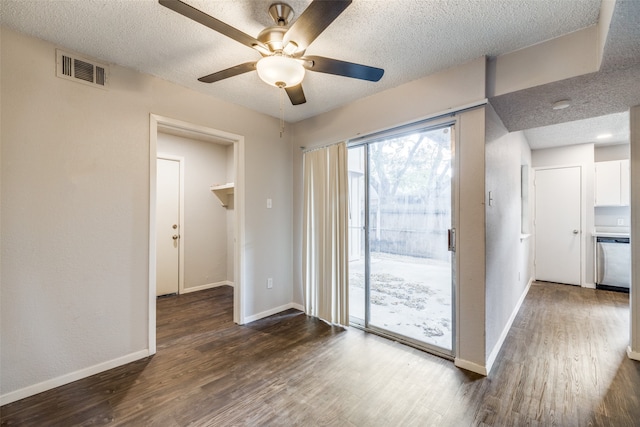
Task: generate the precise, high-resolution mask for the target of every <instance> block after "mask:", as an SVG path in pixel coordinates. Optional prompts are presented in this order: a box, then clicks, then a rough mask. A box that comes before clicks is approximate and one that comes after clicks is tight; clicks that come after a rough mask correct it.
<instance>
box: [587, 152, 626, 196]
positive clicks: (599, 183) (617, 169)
mask: <svg viewBox="0 0 640 427" xmlns="http://www.w3.org/2000/svg"><path fill="white" fill-rule="evenodd" d="M595 165H596V171H595V172H596V174H595V182H596V185H595V187H596V202H595V205H596V206H629V160H613V161H609V162H597V163H596V164H595Z"/></svg>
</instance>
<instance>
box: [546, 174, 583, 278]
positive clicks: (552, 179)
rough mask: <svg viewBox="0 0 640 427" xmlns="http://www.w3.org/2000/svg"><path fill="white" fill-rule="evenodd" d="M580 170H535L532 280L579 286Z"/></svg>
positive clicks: (580, 234) (580, 241) (580, 242)
mask: <svg viewBox="0 0 640 427" xmlns="http://www.w3.org/2000/svg"><path fill="white" fill-rule="evenodd" d="M581 179H582V178H581V167H580V166H572V167H560V168H546V169H536V175H535V233H536V236H535V263H534V265H535V278H536V280H541V281H545V282H555V283H564V284H568V285H577V286H580V285H581V284H582V280H581V265H582V262H581V259H582V225H581V224H582V214H581V212H582V207H581V206H582V201H581V196H580V195H581V194H582V183H581Z"/></svg>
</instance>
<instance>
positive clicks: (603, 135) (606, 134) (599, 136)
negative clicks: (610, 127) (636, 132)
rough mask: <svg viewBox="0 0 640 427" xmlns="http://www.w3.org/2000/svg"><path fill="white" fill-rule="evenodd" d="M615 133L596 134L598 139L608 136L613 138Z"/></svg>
mask: <svg viewBox="0 0 640 427" xmlns="http://www.w3.org/2000/svg"><path fill="white" fill-rule="evenodd" d="M612 136H613V135H612V134H610V133H601V134H600V135H598V136H596V139H607V138H611V137H612Z"/></svg>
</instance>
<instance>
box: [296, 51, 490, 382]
mask: <svg viewBox="0 0 640 427" xmlns="http://www.w3.org/2000/svg"><path fill="white" fill-rule="evenodd" d="M485 69H486V67H485V59H484V58H479V59H477V60H475V61H472V62H469V63H467V64H464V65H461V66H459V67H456V68H452V69H450V70H445V71H443V72H440V73H437V74H434V75H431V76H427V77H424V78H422V79H418V80H415V81H413V82H410V83H407V84H405V85H402V86H399V87H397V88H393V89H390V90H387V91H384V92H381V93H378V94H376V95H373V96H370V97H368V98H365V99H361V100H358V101H356V102H354V103H352V104H349V105H347V106H345V107H342V108H338V109H336V110H333V111H330V112H328V113H325V114H322V115H320V116H318V117H314V118H311V119H308V120H303V121H301V122H298V123H296V124H295V125H294V126H293V130H294V143H293V146H294V149H293V173H294V175H293V194H294V201H293V203H294V204H293V217H294V223H293V226H294V236H293V237H294V240H293V247H294V256H295V258H294V270H293V274H294V288H293V298H294V301H296V302H299V303H302V270H301V269H302V260H301V258H300V254H301V253H302V224H301V222H300V218H302V150H300V148H299V147H300V146H304V147H307V148H310V147H313V146H320V145H324V144H329V143H334V142H338V141H342V140H346V139H349V138H354V137H357V136H360V135H366V134H369V133H372V132H376V131H379V130H383V129H388V128H392V127H395V126H399V125H402V124H406V123H411V122H414V121H416V120H419V119H422V118H425V117H428V116H430V115H433V114H437V113H441V112H446V111H452V110H453V111H455V110H456V108H457V107H461V106H464V105H468V104H471V103H474V102H478V101H482V100H483V99H484V96H485V90H484V87H485ZM457 117H458V125H457V127H456V132H458V134H459V139H458V143H459V145H458V152H457V155H458V156H459V157H460V159H459V160H460V162H461V165H460V168H461V171H462V175H461V178H460V192H461V194H460V203H461V207H460V211H461V212H462V217H461V218H460V227H462V230H461V231H460V232H459V233H458V237H459V239H460V241H459V246H458V247H459V256H460V265H459V268H458V271H459V272H462V274H461V276H460V277H459V283H458V290H457V292H458V296H459V298H460V304H459V309H458V313H457V316H458V323H457V327H458V340H457V341H458V345H457V351H456V361H457V363H460V364H461V366H464V367H466V368H467V369H472V370H476V371H479V372H483V370H484V368H485V362H486V354H485V353H486V352H485V341H484V336H485V330H484V325H485V314H484V303H483V302H484V298H485V293H484V277H485V271H484V132H485V131H484V109H483V108H478V109H476V110H473V111H469V112H466V113H462V114H459V115H458V116H457Z"/></svg>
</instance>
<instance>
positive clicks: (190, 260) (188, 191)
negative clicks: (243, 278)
mask: <svg viewBox="0 0 640 427" xmlns="http://www.w3.org/2000/svg"><path fill="white" fill-rule="evenodd" d="M227 149H228V147H227V146H224V145H220V144H215V143H213V142H206V141H198V140H195V139H190V138H184V137H180V136H176V135H169V134H166V133H161V132H159V133H158V145H157V151H158V153H162V154H171V155H175V156H180V157H183V158H184V181H185V182H184V212H183V213H182V215H183V218H184V228H183V229H182V230H180V235H181V238H182V239H183V244H184V288H185V291H187V292H188V291H189V288H202V287H203V286H206V285H215V284H220V283H221V282H227V281H230V280H229V277H228V275H227V265H228V258H231V265H233V249H232V251H231V252H229V251H228V248H227V244H228V237H227V235H228V231H229V226H228V225H227V221H228V220H230V222H231V223H233V219H234V218H233V216H231V218H227V217H228V214H227V210H226V208H225V207H223V206H221V204H220V201H219V200H218V198H217V197H216V196H215V194H213V192H212V191H211V190H210V187H211V186H212V185H218V184H225V183H226V182H227ZM231 182H233V179H232V180H231ZM231 232H232V233H233V228H232V229H231ZM232 236H233V234H232ZM232 271H233V269H232Z"/></svg>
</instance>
